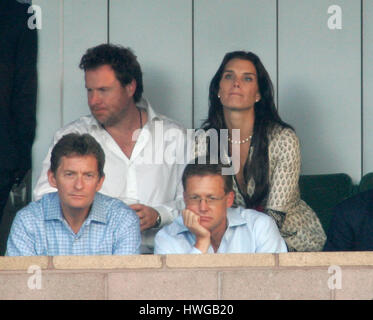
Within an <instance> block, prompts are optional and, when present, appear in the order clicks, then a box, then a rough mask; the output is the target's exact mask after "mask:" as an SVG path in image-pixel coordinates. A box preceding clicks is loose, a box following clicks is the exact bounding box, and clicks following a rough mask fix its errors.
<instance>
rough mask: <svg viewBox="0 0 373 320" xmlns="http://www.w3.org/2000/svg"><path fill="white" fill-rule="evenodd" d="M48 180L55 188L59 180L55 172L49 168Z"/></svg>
mask: <svg viewBox="0 0 373 320" xmlns="http://www.w3.org/2000/svg"><path fill="white" fill-rule="evenodd" d="M47 174H48V182H49V184H50V185H51V187H53V188H57V181H56V177H55V176H54V173H53V172H52V171H51V170H50V169H49V170H48V173H47Z"/></svg>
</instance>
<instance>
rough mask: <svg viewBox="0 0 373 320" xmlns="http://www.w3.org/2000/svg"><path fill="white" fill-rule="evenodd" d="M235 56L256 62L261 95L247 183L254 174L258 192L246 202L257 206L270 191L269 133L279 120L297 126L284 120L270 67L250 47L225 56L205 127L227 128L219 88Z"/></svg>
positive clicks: (213, 85)
mask: <svg viewBox="0 0 373 320" xmlns="http://www.w3.org/2000/svg"><path fill="white" fill-rule="evenodd" d="M232 59H241V60H247V61H250V62H251V63H252V64H253V65H254V67H255V69H256V73H257V81H258V88H259V93H260V97H261V99H260V100H259V101H258V102H256V103H255V105H254V112H255V123H254V132H253V137H252V139H251V146H252V147H253V149H254V151H253V155H252V158H251V161H250V163H248V162H246V164H245V167H244V179H245V184H247V183H248V181H249V180H250V178H253V179H254V182H255V191H254V194H253V195H252V196H251V198H249V197H246V199H245V201H246V205H247V207H256V206H258V205H260V204H261V202H262V201H263V199H264V198H265V197H266V196H267V194H268V191H269V177H268V175H269V159H268V134H269V133H270V131H271V129H272V128H273V126H274V125H275V124H278V125H280V126H282V127H284V128H291V129H293V128H292V127H291V126H290V125H288V124H287V123H285V122H284V121H282V120H281V118H280V116H279V114H278V112H277V109H276V105H275V102H274V94H273V85H272V81H271V79H270V77H269V74H268V72H267V70H266V69H265V68H264V66H263V64H262V62H261V61H260V59H259V57H258V56H257V55H256V54H254V53H252V52H246V51H233V52H229V53H227V54H226V55H225V56H224V59H223V61H222V63H221V64H220V67H219V69H218V70H217V72H216V73H215V75H214V77H213V78H212V80H211V82H210V88H209V112H208V118H207V119H206V120H205V121H204V123H203V124H202V128H203V129H204V130H208V129H212V128H213V129H216V130H219V129H226V128H227V127H226V124H225V120H224V113H223V106H222V104H221V102H220V99H219V98H218V92H219V87H220V80H221V78H222V74H223V72H224V69H225V66H226V64H227V63H228V62H229V61H230V60H232Z"/></svg>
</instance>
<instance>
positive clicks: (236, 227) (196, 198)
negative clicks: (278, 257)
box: [154, 159, 287, 254]
mask: <svg viewBox="0 0 373 320" xmlns="http://www.w3.org/2000/svg"><path fill="white" fill-rule="evenodd" d="M223 168H224V165H221V164H202V163H201V161H199V159H197V160H196V161H195V163H191V164H188V165H187V166H186V168H185V170H184V173H183V177H182V182H183V187H184V202H185V207H186V208H185V209H184V210H183V211H182V215H181V216H179V217H178V218H177V219H175V220H174V222H173V223H172V224H170V225H168V226H165V227H164V228H162V229H161V230H160V231H159V232H158V233H157V235H156V237H155V249H154V253H155V254H177V253H178V254H187V253H196V254H199V253H260V252H261V253H278V252H287V247H286V244H285V241H284V240H283V239H282V237H281V235H280V233H279V230H278V228H277V226H276V223H275V221H274V220H273V219H272V218H271V217H269V216H267V215H266V214H264V213H261V212H258V211H255V210H252V209H244V208H241V207H239V208H231V207H232V205H233V200H234V192H233V187H232V176H229V175H223V174H222V169H223Z"/></svg>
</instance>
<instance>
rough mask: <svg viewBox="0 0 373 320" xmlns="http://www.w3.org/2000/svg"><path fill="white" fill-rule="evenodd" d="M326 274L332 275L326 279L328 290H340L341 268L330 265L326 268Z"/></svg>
mask: <svg viewBox="0 0 373 320" xmlns="http://www.w3.org/2000/svg"><path fill="white" fill-rule="evenodd" d="M328 273H329V274H332V275H331V276H330V277H329V278H328V288H329V289H330V290H335V289H342V268H341V267H340V266H336V265H332V266H330V267H329V268H328Z"/></svg>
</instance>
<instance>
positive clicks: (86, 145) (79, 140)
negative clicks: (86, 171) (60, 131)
mask: <svg viewBox="0 0 373 320" xmlns="http://www.w3.org/2000/svg"><path fill="white" fill-rule="evenodd" d="M90 155H91V156H94V157H95V158H96V160H97V170H98V174H99V177H100V178H102V177H103V176H104V175H105V174H104V165H105V153H104V150H102V148H101V145H100V144H99V143H98V142H97V141H96V139H95V138H93V137H92V136H91V135H89V134H87V133H85V134H79V133H69V134H67V135H64V136H63V137H62V138H61V139H60V140H58V142H57V143H56V144H55V146H54V147H53V149H52V155H51V167H50V170H51V171H52V172H53V174H56V172H57V169H58V167H59V165H60V163H61V158H62V157H73V156H90Z"/></svg>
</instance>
